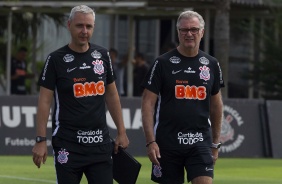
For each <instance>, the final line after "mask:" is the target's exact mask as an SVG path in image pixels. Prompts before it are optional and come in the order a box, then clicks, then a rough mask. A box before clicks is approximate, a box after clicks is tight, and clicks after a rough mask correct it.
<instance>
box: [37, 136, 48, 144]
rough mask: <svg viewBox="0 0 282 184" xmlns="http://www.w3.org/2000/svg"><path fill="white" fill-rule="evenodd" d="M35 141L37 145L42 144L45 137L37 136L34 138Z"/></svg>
mask: <svg viewBox="0 0 282 184" xmlns="http://www.w3.org/2000/svg"><path fill="white" fill-rule="evenodd" d="M35 141H36V142H37V143H39V142H42V141H46V137H41V136H37V137H36V138H35Z"/></svg>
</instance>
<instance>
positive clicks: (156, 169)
mask: <svg viewBox="0 0 282 184" xmlns="http://www.w3.org/2000/svg"><path fill="white" fill-rule="evenodd" d="M153 167H154V169H153V173H154V175H155V176H156V177H157V178H160V177H162V171H161V170H162V168H161V167H159V166H157V165H154V166H153Z"/></svg>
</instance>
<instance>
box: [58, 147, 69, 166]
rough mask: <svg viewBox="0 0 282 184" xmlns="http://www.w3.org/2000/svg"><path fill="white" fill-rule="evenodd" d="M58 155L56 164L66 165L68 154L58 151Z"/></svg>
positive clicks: (63, 150) (64, 151)
mask: <svg viewBox="0 0 282 184" xmlns="http://www.w3.org/2000/svg"><path fill="white" fill-rule="evenodd" d="M58 153H59V155H58V162H60V163H61V164H64V163H67V162H68V159H69V158H68V155H69V152H67V151H66V150H65V149H62V151H59V152H58Z"/></svg>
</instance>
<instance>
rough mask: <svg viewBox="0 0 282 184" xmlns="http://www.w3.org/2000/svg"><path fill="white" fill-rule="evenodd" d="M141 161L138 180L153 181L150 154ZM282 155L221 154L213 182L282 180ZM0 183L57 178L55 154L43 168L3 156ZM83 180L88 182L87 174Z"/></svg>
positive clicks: (273, 182) (244, 183)
mask: <svg viewBox="0 0 282 184" xmlns="http://www.w3.org/2000/svg"><path fill="white" fill-rule="evenodd" d="M136 159H137V160H138V161H139V162H140V163H141V164H142V168H141V172H140V174H139V177H138V181H137V184H153V182H152V181H151V180H150V172H151V171H150V170H151V164H150V162H149V160H148V159H147V157H136ZM281 173H282V159H239V158H220V159H219V160H218V161H217V164H216V166H215V179H214V184H281V183H282V176H281ZM0 183H1V184H2V183H3V184H4V183H5V184H35V183H36V184H38V183H40V184H45V183H54V184H55V183H56V182H55V170H54V165H53V158H52V157H48V160H47V162H46V164H45V165H43V166H42V167H41V168H40V169H37V167H36V166H35V165H34V164H33V162H32V157H31V156H0ZM81 184H87V181H86V179H85V177H84V178H83V179H82V182H81Z"/></svg>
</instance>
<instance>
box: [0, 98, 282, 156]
mask: <svg viewBox="0 0 282 184" xmlns="http://www.w3.org/2000/svg"><path fill="white" fill-rule="evenodd" d="M121 103H122V112H123V117H124V122H125V126H126V129H127V134H128V136H129V139H130V146H129V148H128V152H130V153H131V154H133V155H135V156H145V155H146V148H145V144H146V143H145V138H144V134H143V129H142V122H141V110H140V107H141V99H140V98H126V97H122V98H121ZM36 106H37V96H24V97H23V96H0V155H30V154H31V150H32V147H33V145H34V144H35V140H34V138H35V136H36V131H35V122H36V113H37V107H36ZM281 109H282V101H263V100H247V99H224V118H223V122H222V131H221V142H222V143H223V145H222V147H221V149H220V155H221V157H275V158H282V146H281V142H280V141H279V140H280V135H279V133H280V132H282V123H281V118H280V116H279V113H281ZM107 124H108V126H109V129H110V133H111V136H112V137H115V136H116V129H115V126H114V123H113V120H112V118H111V117H110V114H109V112H107ZM48 139H49V140H48V141H47V144H48V151H49V154H50V155H51V154H52V152H51V150H52V147H51V141H50V139H51V115H50V116H49V122H48Z"/></svg>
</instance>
